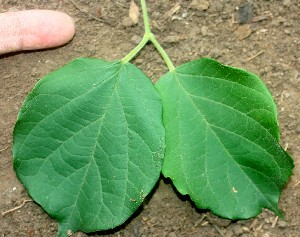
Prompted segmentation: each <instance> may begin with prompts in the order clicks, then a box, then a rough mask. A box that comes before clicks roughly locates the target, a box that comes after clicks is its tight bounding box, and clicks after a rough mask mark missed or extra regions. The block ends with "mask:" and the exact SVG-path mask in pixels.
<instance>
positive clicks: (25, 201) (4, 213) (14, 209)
mask: <svg viewBox="0 0 300 237" xmlns="http://www.w3.org/2000/svg"><path fill="white" fill-rule="evenodd" d="M27 202H32V200H29V199H25V200H23V203H22V204H21V205H19V206H17V207H14V208H12V209H10V210H7V211H4V212H2V213H1V214H2V216H5V215H6V214H8V213H11V212H14V211H16V210H19V209H20V208H22V207H23V206H24V205H25V204H26V203H27Z"/></svg>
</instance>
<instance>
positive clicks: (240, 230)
mask: <svg viewBox="0 0 300 237" xmlns="http://www.w3.org/2000/svg"><path fill="white" fill-rule="evenodd" d="M232 231H233V233H234V234H235V235H236V236H240V235H242V234H243V233H244V231H243V228H242V227H241V226H239V225H235V226H234V227H233V228H232Z"/></svg>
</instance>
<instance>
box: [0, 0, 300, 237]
mask: <svg viewBox="0 0 300 237" xmlns="http://www.w3.org/2000/svg"><path fill="white" fill-rule="evenodd" d="M74 2H75V3H76V5H77V7H78V9H77V8H76V7H75V5H74V3H72V1H70V0H59V1H58V0H50V1H44V0H25V1H16V0H0V11H1V12H5V11H14V10H23V9H34V8H40V9H54V10H60V11H64V12H66V13H68V14H69V15H71V16H72V17H73V18H74V19H75V21H76V36H75V38H74V39H73V40H72V41H71V42H70V43H69V44H67V45H65V46H63V47H59V48H56V49H51V50H41V51H34V52H22V53H13V54H6V55H2V56H0V80H1V84H0V95H1V99H0V182H1V185H0V211H1V212H4V211H6V210H9V209H11V208H14V207H17V206H18V205H20V204H22V203H23V200H27V199H29V200H30V197H29V196H28V195H27V192H26V191H25V190H24V188H23V187H22V185H21V184H20V183H19V181H18V180H17V178H16V176H15V173H14V171H13V166H12V160H13V158H12V152H11V147H12V131H13V127H14V122H15V120H16V117H17V113H18V110H19V109H20V107H21V105H22V102H23V101H24V99H25V97H26V95H27V94H28V93H29V92H30V90H31V89H32V88H33V86H34V85H35V83H36V82H37V81H38V80H39V79H40V78H41V77H43V76H45V75H46V74H48V73H49V72H51V71H53V70H55V69H57V68H59V67H61V66H63V65H64V64H66V63H68V62H69V61H70V60H72V59H75V58H77V57H96V58H102V59H106V60H116V59H121V58H122V57H123V56H125V55H126V54H127V53H128V52H129V51H130V50H131V49H132V48H133V47H134V46H135V45H136V44H137V43H138V42H139V40H140V39H141V37H142V35H143V23H142V19H141V18H140V19H139V23H138V24H133V23H132V21H131V20H130V18H128V12H129V6H130V1H129V0H127V1H126V0H118V1H117V0H113V1H110V0H98V1H97V0H88V1H82V0H81V1H80V0H74ZM136 2H137V1H136ZM147 3H148V8H149V16H150V18H151V25H152V29H153V32H154V33H155V34H156V36H157V38H158V40H159V42H161V44H162V45H163V47H164V48H165V49H166V51H167V52H168V54H169V56H170V58H171V59H172V60H173V63H174V64H175V65H180V64H181V63H184V62H187V61H189V60H193V59H197V58H200V57H206V56H208V57H212V58H215V59H217V60H219V61H220V62H222V63H225V64H228V65H232V66H235V67H242V68H244V69H247V70H249V71H251V72H253V73H255V74H257V75H259V76H260V77H261V78H262V80H263V81H264V82H265V83H266V85H267V86H268V88H269V89H270V91H271V93H272V95H273V97H274V99H275V102H276V104H277V107H278V117H279V122H280V127H281V137H282V138H281V144H282V146H283V147H285V148H286V149H287V151H288V152H289V154H291V156H292V157H293V159H294V161H295V165H296V167H295V169H294V174H293V176H292V177H291V179H290V181H289V182H288V184H287V185H286V187H285V189H284V191H283V193H282V196H281V200H280V204H279V205H280V208H281V209H282V210H283V211H284V213H285V216H286V219H285V220H281V219H277V217H276V216H275V215H274V214H273V213H271V212H269V211H267V210H263V212H262V213H261V214H260V215H259V216H258V217H257V218H254V219H250V220H243V221H230V220H226V219H222V218H218V217H216V216H214V215H212V214H210V212H209V211H207V210H198V209H196V208H195V207H194V206H193V204H192V202H191V201H190V200H189V198H188V197H183V196H181V195H179V194H178V193H177V192H176V191H175V190H174V189H173V188H172V184H171V183H170V182H169V181H168V180H166V179H164V178H161V180H160V181H159V183H158V185H157V187H156V189H155V190H154V192H153V193H152V195H151V196H150V197H149V198H148V201H147V202H146V203H145V204H144V205H143V207H142V208H141V209H140V210H139V211H138V212H137V213H136V214H135V215H134V217H132V218H131V219H130V220H129V221H128V222H126V223H125V224H124V225H122V226H120V227H119V228H117V229H114V230H112V231H109V232H97V233H92V234H89V235H86V234H84V233H76V234H74V235H73V236H76V237H79V236H102V235H103V236H171V237H176V236H191V237H198V236H199V237H204V236H205V237H206V236H207V237H213V236H226V237H232V236H242V237H253V236H254V237H269V236H271V237H285V236H286V237H298V236H300V183H299V180H300V142H299V138H300V106H299V104H300V92H299V89H300V74H299V73H300V67H299V64H300V51H299V48H300V47H299V46H300V21H299V12H300V2H299V1H296V0H282V1H275V0H269V1H267V0H257V1H255V0H252V1H247V2H245V1H243V0H232V1H230V0H193V1H191V0H189V1H188V0H174V1H171V0H164V1H163V0H161V1H157V0H149V1H147ZM137 4H138V5H139V2H137ZM238 9H239V10H238ZM132 62H133V63H134V64H136V65H137V66H138V67H139V68H141V69H142V70H143V71H144V72H145V73H146V74H147V75H148V76H149V77H150V78H151V79H152V80H153V81H156V80H157V79H158V78H159V77H160V76H161V75H163V74H164V73H165V72H166V71H167V68H166V66H165V64H164V62H163V61H162V59H161V58H160V56H159V55H158V53H157V52H156V50H155V49H154V47H153V46H152V45H149V46H147V47H146V48H145V49H144V50H143V51H142V52H141V53H140V54H139V55H138V56H137V57H136V58H135V59H134V60H133V61H132ZM56 232H57V223H56V222H55V221H54V220H52V219H51V218H50V217H48V215H47V214H46V213H45V212H44V211H43V210H42V209H41V207H40V206H38V205H37V204H35V203H34V202H26V203H25V205H24V206H23V207H22V208H20V209H18V210H16V211H13V212H10V213H8V214H6V215H4V216H3V215H1V216H0V237H4V236H5V237H33V236H37V237H40V236H55V235H56Z"/></svg>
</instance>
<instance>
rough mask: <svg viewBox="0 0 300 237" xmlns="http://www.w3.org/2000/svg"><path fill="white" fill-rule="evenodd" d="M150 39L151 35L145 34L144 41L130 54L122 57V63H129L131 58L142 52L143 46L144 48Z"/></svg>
mask: <svg viewBox="0 0 300 237" xmlns="http://www.w3.org/2000/svg"><path fill="white" fill-rule="evenodd" d="M148 41H149V37H148V36H147V35H146V34H145V35H144V37H143V39H142V41H141V42H140V43H139V44H138V45H137V46H136V47H135V48H134V49H133V50H131V51H130V52H129V54H127V55H126V56H125V57H124V58H122V60H121V61H122V63H124V64H125V63H128V62H129V61H130V60H131V59H133V58H134V57H135V56H136V55H137V53H138V52H140V51H141V49H142V48H144V46H145V45H146V44H147V42H148Z"/></svg>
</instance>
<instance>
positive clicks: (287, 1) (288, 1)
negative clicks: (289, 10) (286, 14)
mask: <svg viewBox="0 0 300 237" xmlns="http://www.w3.org/2000/svg"><path fill="white" fill-rule="evenodd" d="M291 4H292V2H291V0H283V5H284V6H286V7H289V6H290V5H291Z"/></svg>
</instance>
